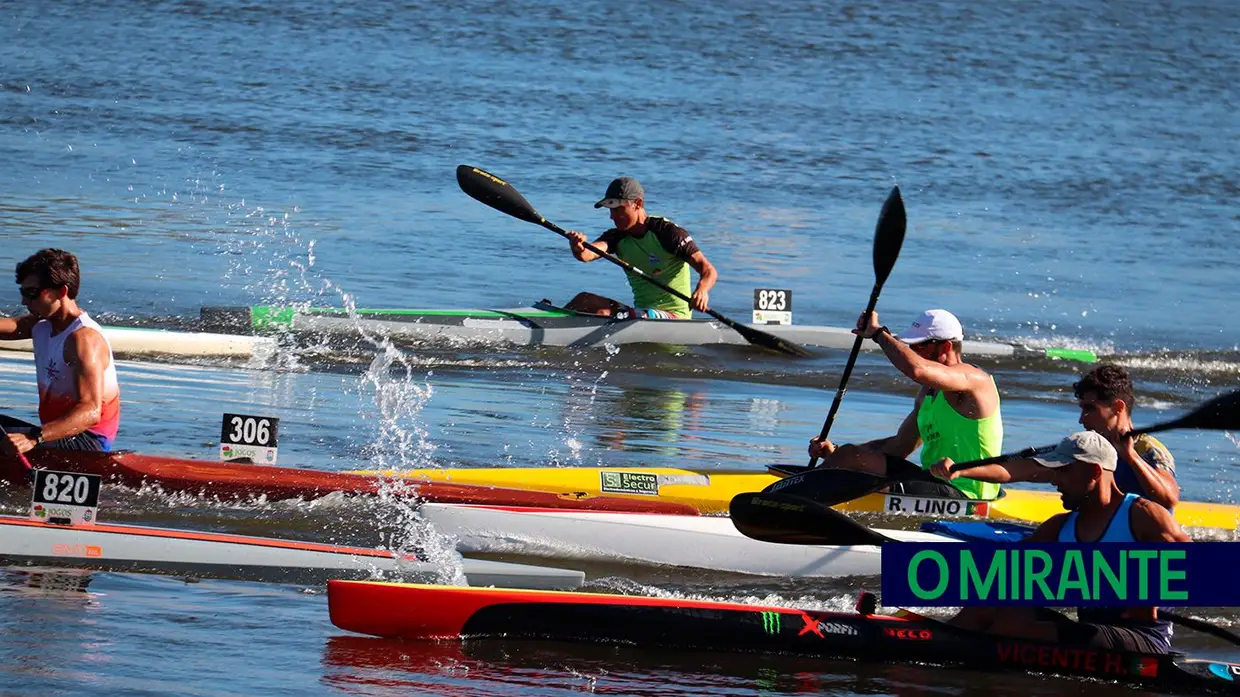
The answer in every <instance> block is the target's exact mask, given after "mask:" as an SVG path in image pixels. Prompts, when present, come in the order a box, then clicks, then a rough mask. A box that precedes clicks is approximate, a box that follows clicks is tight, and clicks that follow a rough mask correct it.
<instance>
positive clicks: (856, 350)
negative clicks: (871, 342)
mask: <svg viewBox="0 0 1240 697" xmlns="http://www.w3.org/2000/svg"><path fill="white" fill-rule="evenodd" d="M882 290H883V284H881V283H875V284H874V290H872V291H871V292H870V302H869V304H867V305H866V306H865V316H866V317H868V316H869V315H870V313H871V312H873V311H874V308H875V306H877V305H878V294H879V293H880V292H881V291H882ZM864 342H865V337H863V336H861V335H860V334H858V335H857V338H856V340H854V341H853V347H852V352H851V353H849V354H848V363H846V364H845V365H844V374H843V375H841V376H840V387H839V389H838V390H836V391H835V399H834V400H833V401H832V402H831V410H830V411H828V412H827V420H826V421H824V422H823V423H822V431H821V432H819V434H818V440H822V439H824V438H826V437H827V434H828V433H830V432H831V425H832V424H834V423H835V414H836V412H838V411H839V410H840V403H841V402H843V401H844V393H845V392H847V391H848V378H850V377H852V371H853V366H854V365H856V364H857V356H858V355H859V354H860V353H861V344H863V343H864ZM817 464H818V458H816V457H811V458H810V459H809V466H810V467H811V468H813V467H815V466H816V465H817Z"/></svg>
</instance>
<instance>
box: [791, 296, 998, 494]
mask: <svg viewBox="0 0 1240 697" xmlns="http://www.w3.org/2000/svg"><path fill="white" fill-rule="evenodd" d="M853 333H854V334H859V335H860V336H863V337H865V338H867V339H872V340H873V341H874V342H875V343H876V344H878V347H879V348H880V349H882V351H883V353H884V354H885V355H886V356H887V360H889V361H891V364H892V365H894V366H895V367H896V368H897V369H899V371H900V372H902V373H904V374H905V375H906V376H907V377H908V378H909V379H910V380H912V381H913V382H916V383H917V384H918V385H920V386H921V389H920V390H918V392H917V397H916V398H915V399H914V400H913V410H912V411H910V412H909V414H908V416H906V417H904V422H903V423H901V424H900V428H899V430H898V431H897V432H896V434H895V435H894V436H890V437H887V438H880V439H878V440H873V441H869V442H867V443H861V444H857V445H842V446H839V447H838V448H837V447H836V446H835V444H834V443H832V442H831V441H829V440H821V441H820V440H819V439H818V438H814V439H812V440H811V441H810V444H809V454H810V456H811V457H820V458H823V462H822V465H821V466H822V467H827V468H839V469H851V470H860V471H862V472H869V473H871V474H876V475H878V476H880V477H887V478H891V479H893V480H897V481H901V482H902V484H900V485H898V486H900V487H901V489H902V491H903V493H906V494H910V495H914V494H916V495H947V496H957V497H962V498H970V499H982V500H990V499H995V498H998V496H999V485H998V484H994V483H990V482H981V481H977V480H974V479H969V478H967V477H962V478H959V479H954V480H952V481H951V482H950V485H949V486H940V485H937V484H936V483H934V482H930V483H928V484H927V483H926V480H928V479H930V478H929V477H926V476H919V475H922V472H921V470H923V469H929V468H930V466H931V465H933V464H934V463H936V462H939V461H940V460H942V459H944V458H952V459H953V460H956V461H959V462H964V461H969V460H981V459H985V458H990V457H995V456H996V455H998V454H999V453H1001V452H1002V451H1003V415H1002V411H1001V409H1000V400H999V389H998V388H997V387H996V386H995V381H994V378H992V377H991V376H990V375H989V374H988V373H987V372H986V371H984V370H982V369H981V368H978V367H977V366H975V365H971V364H969V363H965V362H964V359H963V357H962V350H963V341H964V329H963V328H962V327H961V326H960V320H958V319H956V316H955V315H953V314H952V313H950V312H948V311H947V310H943V309H933V310H926V311H925V312H923V313H922V314H921V316H920V317H918V318H917V319H916V320H914V321H913V324H912V326H910V327H909V328H908V329H907V330H905V331H904V332H902V333H901V334H900V335H899V336H896V335H895V334H893V333H891V332H890V331H888V329H887V328H886V327H884V326H881V325H880V324H879V323H878V313H876V312H871V313H869V314H868V315H867V314H866V313H864V312H863V313H862V314H861V316H860V317H858V318H857V328H856V329H854V330H853ZM919 446H920V447H921V464H920V465H918V464H915V463H913V462H910V461H909V460H908V457H909V456H910V455H912V453H913V451H914V450H916V449H917V448H918V447H919ZM788 491H789V492H790V493H795V489H793V488H789V489H788Z"/></svg>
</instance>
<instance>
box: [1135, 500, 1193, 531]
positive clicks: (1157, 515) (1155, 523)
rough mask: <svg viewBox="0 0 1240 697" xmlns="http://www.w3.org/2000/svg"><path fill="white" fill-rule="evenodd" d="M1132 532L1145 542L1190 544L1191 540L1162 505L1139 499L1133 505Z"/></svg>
mask: <svg viewBox="0 0 1240 697" xmlns="http://www.w3.org/2000/svg"><path fill="white" fill-rule="evenodd" d="M1132 513H1133V518H1132V519H1131V520H1130V523H1131V524H1132V532H1133V535H1134V536H1135V537H1137V538H1138V539H1140V540H1142V541H1144V542H1188V541H1190V539H1191V538H1189V536H1188V535H1187V534H1186V533H1185V532H1184V529H1183V528H1182V527H1180V523H1179V522H1178V521H1176V519H1175V516H1173V515H1171V511H1168V510H1167V509H1166V508H1164V507H1163V506H1162V504H1160V503H1156V502H1154V501H1150V500H1149V499H1146V498H1139V499H1137V500H1136V501H1134V502H1133V504H1132Z"/></svg>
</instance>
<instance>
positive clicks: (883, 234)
mask: <svg viewBox="0 0 1240 697" xmlns="http://www.w3.org/2000/svg"><path fill="white" fill-rule="evenodd" d="M907 226H908V216H907V215H905V212H904V199H903V198H902V197H901V196H900V187H898V186H894V187H892V188H891V193H890V194H889V195H888V196H887V200H886V202H884V203H883V210H882V212H881V213H879V214H878V224H877V225H876V226H875V228H874V284H875V285H876V286H878V287H880V288H881V287H882V285H883V284H884V283H886V282H887V277H888V276H890V275H891V269H892V268H894V267H895V265H896V259H898V258H899V257H900V247H902V246H903V245H904V231H905V228H906V227H907Z"/></svg>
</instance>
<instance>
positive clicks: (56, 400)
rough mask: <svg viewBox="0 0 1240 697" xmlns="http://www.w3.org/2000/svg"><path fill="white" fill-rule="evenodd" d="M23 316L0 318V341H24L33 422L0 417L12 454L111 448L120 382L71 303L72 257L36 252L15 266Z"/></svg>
mask: <svg viewBox="0 0 1240 697" xmlns="http://www.w3.org/2000/svg"><path fill="white" fill-rule="evenodd" d="M17 283H18V285H19V286H20V287H21V296H22V304H23V305H25V306H26V309H27V310H29V314H25V315H22V316H21V317H15V318H11V317H0V339H4V340H20V339H31V340H33V344H34V364H35V372H36V377H37V380H38V388H39V421H40V425H38V426H35V425H33V424H30V423H27V422H25V421H21V420H18V419H13V418H10V417H3V421H0V424H2V425H3V426H4V428H5V430H6V431H7V432H8V440H9V442H10V443H11V444H12V445H13V447H15V448H17V450H18V452H22V453H25V452H29V451H30V450H32V449H34V448H36V447H38V448H59V449H63V450H96V451H100V450H103V451H106V450H111V448H112V443H113V441H114V440H115V439H116V431H117V428H118V426H119V425H120V387H119V386H118V384H117V381H116V365H115V363H114V362H113V361H112V347H111V346H110V345H109V344H108V340H107V339H106V338H105V337H104V336H103V332H102V330H101V329H100V328H99V325H98V324H97V323H95V321H94V320H92V319H91V318H90V317H89V316H88V315H87V314H86V311H85V310H83V309H82V308H80V307H78V304H77V294H78V288H79V286H80V284H81V272H80V271H79V269H78V260H77V257H75V256H73V255H72V254H70V253H69V252H66V251H63V250H60V249H43V250H40V251H39V252H37V253H35V254H34V255H32V256H31V257H29V258H28V259H26V260H25V261H23V262H21V263H20V264H18V265H17Z"/></svg>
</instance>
